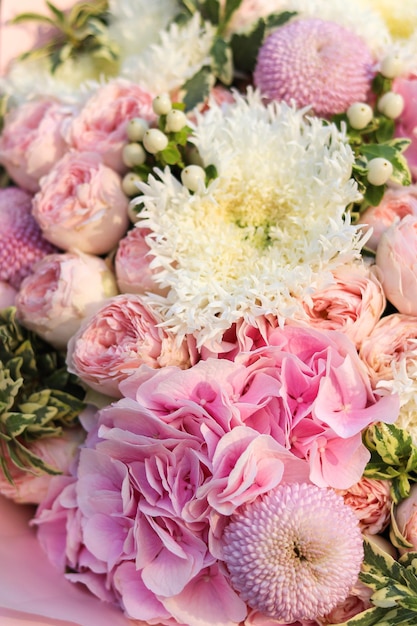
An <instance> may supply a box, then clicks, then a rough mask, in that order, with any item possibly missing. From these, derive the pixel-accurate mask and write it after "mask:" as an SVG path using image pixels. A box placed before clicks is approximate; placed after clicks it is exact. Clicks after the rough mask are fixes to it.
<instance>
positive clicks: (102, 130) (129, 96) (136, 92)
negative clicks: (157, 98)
mask: <svg viewBox="0 0 417 626" xmlns="http://www.w3.org/2000/svg"><path fill="white" fill-rule="evenodd" d="M153 98H154V96H153V95H152V94H150V93H149V92H148V91H146V90H145V89H144V88H143V87H140V86H139V85H136V84H135V83H132V82H130V81H128V80H125V79H121V78H118V79H114V80H111V81H109V82H108V83H107V84H105V85H103V86H101V87H99V88H98V89H97V91H96V92H95V93H94V94H93V95H92V96H91V97H90V98H89V100H87V102H86V104H85V105H84V107H83V108H82V110H81V111H80V113H79V114H78V115H77V116H76V117H75V118H74V119H73V120H72V121H71V123H70V124H69V125H68V126H67V129H66V132H65V137H66V139H67V141H68V143H69V144H70V145H71V146H72V147H74V148H76V149H77V150H80V151H83V152H97V153H98V154H100V156H101V158H102V160H103V163H104V164H105V165H108V166H109V167H111V168H113V169H114V170H116V171H118V172H119V173H122V172H124V171H125V170H126V169H127V168H126V166H125V165H124V163H123V159H122V150H123V147H124V146H125V144H126V143H127V142H128V138H127V134H126V126H127V124H128V122H129V120H131V119H133V118H134V117H140V118H143V119H145V120H147V121H148V122H153V121H154V120H156V116H155V113H154V112H153V109H152V100H153Z"/></svg>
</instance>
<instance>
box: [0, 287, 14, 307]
mask: <svg viewBox="0 0 417 626" xmlns="http://www.w3.org/2000/svg"><path fill="white" fill-rule="evenodd" d="M16 295H17V291H16V289H15V288H14V287H12V286H11V285H9V283H6V282H5V281H4V280H0V309H7V307H9V306H13V305H14V302H15V300H16Z"/></svg>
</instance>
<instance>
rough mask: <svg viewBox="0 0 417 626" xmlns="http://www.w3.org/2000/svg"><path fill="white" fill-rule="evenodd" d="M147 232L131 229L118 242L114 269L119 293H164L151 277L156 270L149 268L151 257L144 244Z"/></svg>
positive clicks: (146, 245)
mask: <svg viewBox="0 0 417 626" xmlns="http://www.w3.org/2000/svg"><path fill="white" fill-rule="evenodd" d="M149 232H150V231H149V230H148V229H142V228H132V229H131V230H130V231H129V232H128V233H127V235H126V236H125V237H123V239H121V240H120V242H119V246H118V248H117V252H116V256H115V259H114V268H115V272H116V279H117V284H118V287H119V291H120V292H121V293H146V292H147V291H151V292H152V293H158V294H164V293H166V289H161V288H160V287H159V285H158V284H157V283H156V282H155V280H154V277H153V275H154V273H155V271H156V270H155V271H153V270H152V268H151V262H152V256H151V254H150V248H149V246H148V244H147V243H146V235H147V234H148V233H149Z"/></svg>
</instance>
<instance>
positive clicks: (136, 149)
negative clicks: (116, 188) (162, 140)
mask: <svg viewBox="0 0 417 626" xmlns="http://www.w3.org/2000/svg"><path fill="white" fill-rule="evenodd" d="M122 158H123V163H124V164H125V165H127V167H134V166H135V165H142V164H143V163H145V161H146V152H145V150H144V149H143V148H142V146H141V145H140V143H128V144H127V145H126V146H124V148H123V152H122Z"/></svg>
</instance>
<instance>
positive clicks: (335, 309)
mask: <svg viewBox="0 0 417 626" xmlns="http://www.w3.org/2000/svg"><path fill="white" fill-rule="evenodd" d="M333 275H334V283H333V284H331V285H329V286H328V287H325V288H324V289H320V290H319V291H316V292H314V293H313V294H312V295H311V297H310V299H309V301H305V302H304V303H303V304H304V309H305V312H306V314H307V317H308V324H309V325H310V326H314V327H316V328H321V329H326V330H340V331H342V332H343V333H344V334H345V335H347V336H348V337H349V338H350V339H351V340H352V341H353V342H354V343H355V344H356V346H357V347H359V346H360V344H361V343H362V341H363V340H364V339H365V337H367V336H368V335H369V333H370V332H371V331H372V329H373V328H374V326H375V324H376V323H377V321H378V320H379V318H380V317H381V315H382V313H383V311H384V309H385V304H386V301H385V296H384V291H383V289H382V286H381V284H380V282H379V280H378V279H377V278H376V276H375V274H374V273H373V272H372V270H371V269H370V268H369V267H367V266H365V265H358V264H355V265H353V264H352V265H346V266H345V265H344V266H341V267H340V268H338V269H336V270H335V271H334V273H333Z"/></svg>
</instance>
